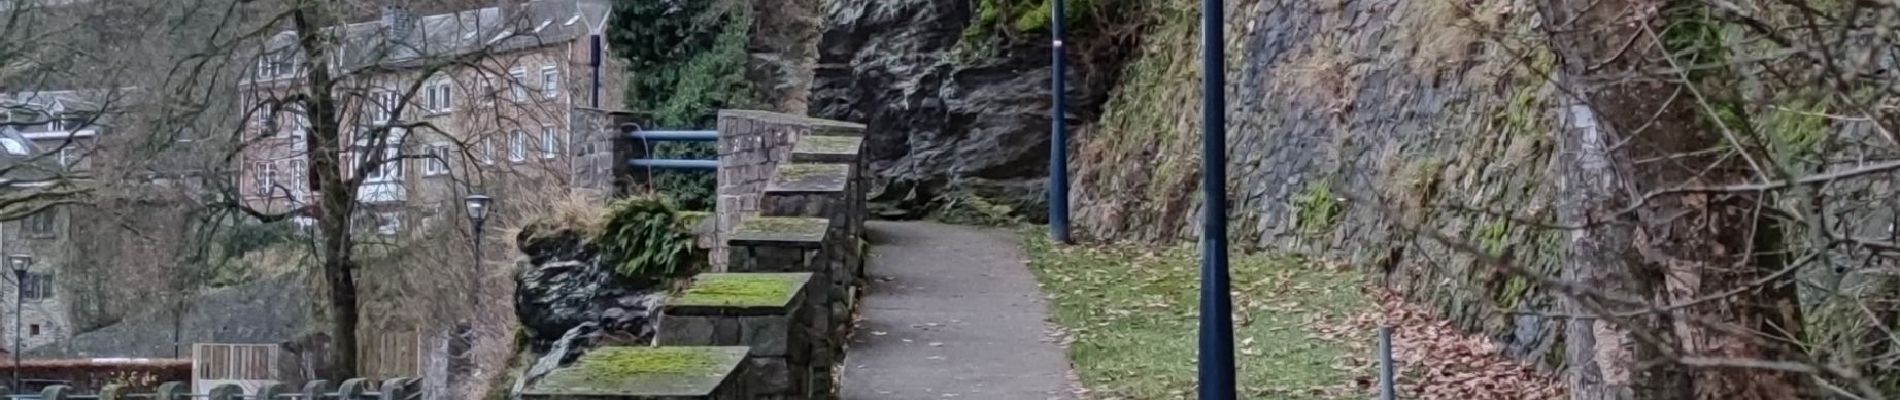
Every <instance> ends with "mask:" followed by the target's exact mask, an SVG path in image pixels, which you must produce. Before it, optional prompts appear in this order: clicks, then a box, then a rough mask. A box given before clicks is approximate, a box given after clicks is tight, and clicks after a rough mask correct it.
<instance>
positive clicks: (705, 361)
mask: <svg viewBox="0 0 1900 400" xmlns="http://www.w3.org/2000/svg"><path fill="white" fill-rule="evenodd" d="M709 350H710V349H706V348H691V347H655V348H651V349H636V348H625V347H609V348H605V349H601V350H600V351H597V352H595V353H593V354H588V355H587V356H586V357H583V358H582V359H581V362H580V364H577V365H576V366H575V369H576V370H577V371H579V372H580V373H581V374H582V375H584V376H585V377H587V378H588V379H620V378H625V377H628V376H633V375H647V374H664V375H673V374H685V373H693V372H706V370H708V369H711V368H713V367H715V366H717V364H716V363H715V362H714V359H713V353H712V352H711V351H709Z"/></svg>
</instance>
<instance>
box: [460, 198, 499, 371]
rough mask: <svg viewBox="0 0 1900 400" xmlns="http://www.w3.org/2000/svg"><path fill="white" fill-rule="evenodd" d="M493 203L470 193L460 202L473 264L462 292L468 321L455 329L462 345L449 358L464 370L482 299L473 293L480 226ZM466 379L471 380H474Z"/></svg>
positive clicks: (478, 263)
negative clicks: (473, 252) (466, 222)
mask: <svg viewBox="0 0 1900 400" xmlns="http://www.w3.org/2000/svg"><path fill="white" fill-rule="evenodd" d="M494 201H495V199H494V198H491V197H488V196H484V195H480V194H470V195H468V197H465V198H463V199H462V207H463V208H464V209H466V210H467V211H468V225H469V237H470V238H472V239H471V240H470V244H471V245H473V247H474V250H475V262H474V263H473V265H470V266H469V268H470V270H469V272H468V284H469V286H468V290H465V292H467V293H468V312H469V315H468V320H466V321H464V322H463V323H461V324H460V325H461V326H458V327H456V329H457V330H458V332H456V336H457V337H458V338H459V339H460V340H461V344H462V346H461V348H460V349H459V350H460V351H457V352H456V353H459V354H454V355H451V357H457V358H460V359H461V360H463V363H462V366H463V368H467V367H470V366H471V365H468V364H469V362H468V357H469V354H467V352H470V351H473V349H474V348H475V314H476V307H477V306H478V305H480V304H481V297H480V296H478V295H477V294H476V291H477V290H480V289H481V287H482V286H481V285H482V275H481V274H482V224H484V223H486V222H488V210H489V209H490V208H493V205H494ZM452 368H453V367H452ZM469 369H470V370H461V369H460V368H457V371H456V374H455V375H451V376H453V377H463V376H462V375H467V374H473V371H472V368H469ZM467 378H469V379H473V377H467Z"/></svg>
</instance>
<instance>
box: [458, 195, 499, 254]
mask: <svg viewBox="0 0 1900 400" xmlns="http://www.w3.org/2000/svg"><path fill="white" fill-rule="evenodd" d="M494 202H495V199H494V198H491V197H488V196H484V195H479V194H471V195H468V197H466V198H463V199H462V206H463V207H464V208H466V209H468V225H469V229H470V232H469V233H470V236H472V237H474V238H475V243H474V244H475V265H476V266H477V267H479V266H480V265H481V263H482V223H484V222H488V208H489V205H490V204H491V203H494Z"/></svg>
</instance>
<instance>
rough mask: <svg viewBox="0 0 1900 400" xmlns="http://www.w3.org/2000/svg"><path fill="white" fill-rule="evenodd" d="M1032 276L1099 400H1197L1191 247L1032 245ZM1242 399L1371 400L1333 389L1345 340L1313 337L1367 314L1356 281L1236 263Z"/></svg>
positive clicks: (1314, 268)
mask: <svg viewBox="0 0 1900 400" xmlns="http://www.w3.org/2000/svg"><path fill="white" fill-rule="evenodd" d="M1026 236H1028V239H1027V246H1026V248H1027V250H1028V251H1029V254H1030V266H1031V268H1032V269H1033V270H1035V272H1036V275H1037V277H1038V278H1039V279H1041V281H1042V284H1043V291H1044V292H1045V293H1047V294H1049V296H1050V297H1051V299H1052V307H1053V313H1054V314H1055V319H1056V322H1057V323H1059V324H1061V325H1062V326H1063V327H1064V328H1066V329H1067V330H1068V333H1069V335H1071V336H1072V338H1073V343H1071V344H1070V346H1069V356H1070V358H1071V359H1072V360H1073V361H1074V363H1075V367H1076V372H1077V373H1078V374H1079V375H1080V376H1081V378H1082V381H1083V384H1084V385H1086V386H1087V387H1088V389H1089V390H1090V391H1091V392H1092V393H1093V396H1092V397H1093V398H1099V399H1129V398H1132V399H1185V398H1191V397H1193V390H1194V375H1195V348H1196V347H1195V337H1196V322H1195V320H1196V315H1197V311H1196V310H1197V308H1198V305H1199V300H1198V299H1199V297H1198V296H1199V295H1198V293H1199V292H1198V290H1199V289H1198V288H1199V268H1200V265H1199V260H1200V258H1199V256H1198V255H1197V252H1196V250H1195V249H1194V248H1192V247H1189V246H1174V247H1167V248H1156V247H1143V246H1138V245H1115V246H1106V247H1080V246H1073V247H1058V246H1055V245H1054V244H1052V243H1050V242H1049V241H1048V240H1047V239H1046V238H1043V237H1042V235H1026ZM1231 266H1232V272H1233V289H1234V309H1235V336H1234V337H1235V339H1234V340H1235V342H1236V345H1235V346H1236V347H1237V348H1238V349H1239V351H1238V352H1239V354H1237V355H1236V356H1235V357H1237V359H1236V362H1237V363H1238V367H1239V373H1240V376H1239V384H1240V392H1241V393H1240V394H1241V397H1243V398H1257V399H1333V398H1365V397H1367V396H1370V395H1371V394H1370V393H1364V396H1356V397H1354V396H1347V395H1344V394H1342V393H1341V391H1340V390H1337V389H1338V388H1340V387H1341V386H1342V385H1345V384H1348V383H1350V382H1351V380H1352V379H1353V378H1352V376H1353V374H1352V371H1350V370H1347V369H1345V368H1344V367H1341V365H1344V364H1346V363H1345V362H1343V361H1344V360H1346V359H1348V358H1355V357H1356V358H1360V359H1364V358H1366V357H1369V356H1370V354H1365V355H1361V354H1353V352H1351V351H1349V350H1347V349H1348V347H1347V344H1346V343H1345V342H1344V340H1346V339H1341V338H1336V337H1329V336H1330V335H1323V334H1319V333H1317V332H1316V331H1315V330H1314V328H1315V327H1316V324H1326V323H1343V322H1344V321H1345V319H1346V318H1348V317H1349V316H1350V315H1351V314H1353V313H1354V312H1356V311H1359V310H1364V309H1366V308H1368V307H1371V306H1372V301H1371V300H1370V299H1368V298H1367V297H1366V296H1365V295H1364V294H1362V292H1361V291H1360V289H1359V283H1360V276H1359V275H1358V274H1356V273H1354V272H1352V271H1350V270H1344V271H1342V270H1339V269H1344V268H1329V267H1321V266H1318V265H1309V264H1308V263H1304V262H1300V261H1299V260H1296V259H1292V258H1287V257H1275V256H1268V255H1251V256H1242V255H1236V256H1235V257H1234V258H1233V259H1232V262H1231Z"/></svg>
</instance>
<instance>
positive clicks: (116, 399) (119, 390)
mask: <svg viewBox="0 0 1900 400" xmlns="http://www.w3.org/2000/svg"><path fill="white" fill-rule="evenodd" d="M380 383H381V384H378V382H376V381H372V380H368V379H361V378H358V379H350V380H346V381H343V384H342V385H337V386H332V385H331V384H330V382H329V381H325V380H317V381H311V382H310V383H308V384H305V385H304V386H303V390H293V389H291V388H290V386H288V385H285V384H281V383H274V384H269V385H265V386H263V387H259V388H257V389H256V390H253V391H251V392H250V393H245V392H244V388H242V387H239V386H237V385H230V384H226V385H218V386H217V387H213V388H211V390H209V391H207V392H205V393H204V394H194V393H191V390H190V388H188V387H187V386H186V385H185V383H184V382H165V383H164V384H161V385H158V388H157V389H156V390H154V391H151V392H133V391H132V389H131V388H129V387H126V386H123V385H109V386H106V387H105V389H100V390H99V393H97V394H73V393H71V392H72V389H71V388H69V387H66V386H50V387H47V388H46V389H45V390H42V391H40V393H37V394H15V395H6V396H5V397H4V398H5V399H7V400H129V399H140V400H147V399H149V400H195V399H207V400H290V399H307V400H419V399H421V398H422V391H421V381H420V380H417V379H412V378H393V379H389V380H385V381H382V382H380Z"/></svg>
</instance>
